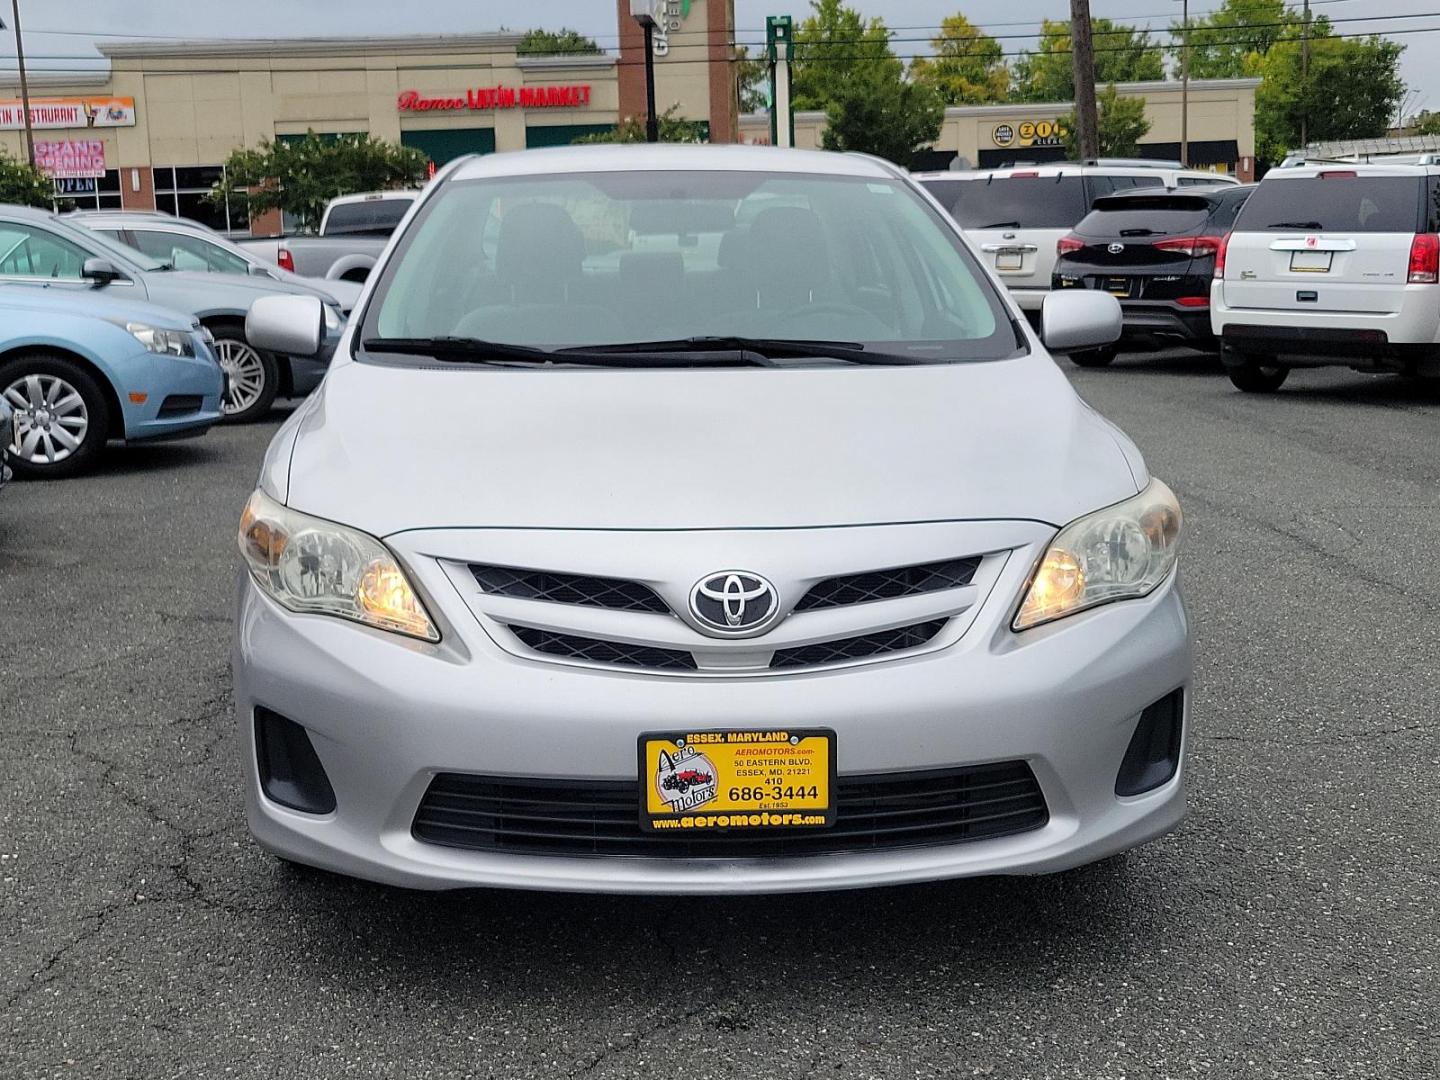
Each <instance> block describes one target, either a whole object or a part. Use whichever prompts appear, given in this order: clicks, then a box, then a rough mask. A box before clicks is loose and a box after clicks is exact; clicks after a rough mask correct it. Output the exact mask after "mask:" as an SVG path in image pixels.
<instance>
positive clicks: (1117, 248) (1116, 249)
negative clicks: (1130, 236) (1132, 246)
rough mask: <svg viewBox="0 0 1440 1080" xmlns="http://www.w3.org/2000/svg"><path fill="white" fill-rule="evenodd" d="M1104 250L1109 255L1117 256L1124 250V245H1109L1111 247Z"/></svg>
mask: <svg viewBox="0 0 1440 1080" xmlns="http://www.w3.org/2000/svg"><path fill="white" fill-rule="evenodd" d="M1105 250H1106V251H1108V252H1109V253H1110V254H1111V255H1119V254H1120V253H1121V252H1122V251H1124V250H1125V245H1124V244H1111V245H1110V246H1109V247H1107V248H1106V249H1105Z"/></svg>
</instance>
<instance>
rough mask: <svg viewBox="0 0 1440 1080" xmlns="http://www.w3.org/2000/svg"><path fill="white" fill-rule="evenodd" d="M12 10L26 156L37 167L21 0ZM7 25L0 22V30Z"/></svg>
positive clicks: (12, 3)
mask: <svg viewBox="0 0 1440 1080" xmlns="http://www.w3.org/2000/svg"><path fill="white" fill-rule="evenodd" d="M10 10H11V11H12V12H13V13H14V15H15V66H16V68H17V69H18V70H19V72H20V111H21V112H23V113H24V114H25V156H26V158H27V159H28V160H29V162H30V165H31V167H32V168H33V167H34V165H35V129H34V128H33V127H32V126H31V123H30V80H29V79H28V78H26V76H25V45H24V43H23V42H22V41H21V40H20V0H10ZM3 29H5V24H4V23H3V22H0V30H3Z"/></svg>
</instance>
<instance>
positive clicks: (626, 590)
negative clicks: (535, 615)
mask: <svg viewBox="0 0 1440 1080" xmlns="http://www.w3.org/2000/svg"><path fill="white" fill-rule="evenodd" d="M470 573H472V574H474V575H475V581H476V583H477V584H479V586H480V588H481V589H483V590H484V591H485V592H487V593H491V594H493V595H495V596H515V597H519V598H520V599H522V600H545V601H548V602H550V603H552V604H578V605H581V606H583V607H598V608H609V609H611V610H612V611H653V612H658V613H659V614H662V615H668V614H670V609H669V608H668V607H667V606H666V605H665V601H664V600H661V599H660V597H658V596H656V595H655V591H654V590H653V589H651V588H650V586H648V585H642V584H641V583H640V582H638V581H623V580H621V579H619V578H604V577H586V576H584V575H582V574H553V573H550V572H548V571H545V570H516V569H513V568H511V567H508V566H482V565H472V566H471V567H470Z"/></svg>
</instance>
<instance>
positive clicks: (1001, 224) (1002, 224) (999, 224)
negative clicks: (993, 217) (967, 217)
mask: <svg viewBox="0 0 1440 1080" xmlns="http://www.w3.org/2000/svg"><path fill="white" fill-rule="evenodd" d="M1019 227H1020V223H1019V222H1018V221H992V222H991V223H990V224H989V225H976V226H975V228H977V229H1018V228H1019Z"/></svg>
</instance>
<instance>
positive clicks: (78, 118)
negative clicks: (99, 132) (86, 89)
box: [0, 97, 135, 131]
mask: <svg viewBox="0 0 1440 1080" xmlns="http://www.w3.org/2000/svg"><path fill="white" fill-rule="evenodd" d="M24 126H25V110H24V108H22V107H21V105H20V102H19V101H18V100H16V99H14V98H0V131H19V130H20V129H22V128H23V127H24ZM30 126H31V127H33V128H89V127H97V128H111V127H134V126H135V99H134V98H128V97H121V98H117V97H32V98H31V99H30Z"/></svg>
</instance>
